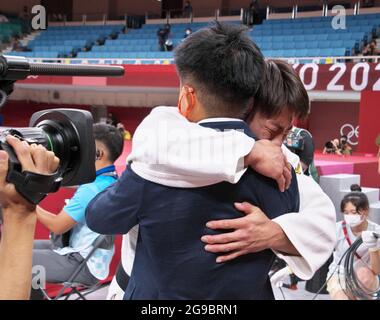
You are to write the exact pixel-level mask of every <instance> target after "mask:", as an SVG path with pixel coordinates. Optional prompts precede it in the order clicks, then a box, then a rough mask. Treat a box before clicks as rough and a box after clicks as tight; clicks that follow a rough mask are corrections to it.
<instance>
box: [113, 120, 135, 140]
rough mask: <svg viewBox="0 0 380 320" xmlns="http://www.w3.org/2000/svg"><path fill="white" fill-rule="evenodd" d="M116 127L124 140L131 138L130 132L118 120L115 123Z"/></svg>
mask: <svg viewBox="0 0 380 320" xmlns="http://www.w3.org/2000/svg"><path fill="white" fill-rule="evenodd" d="M116 128H118V129H119V131H120V133H121V135H122V136H123V138H124V140H131V139H132V135H131V133H130V132H129V131H128V130H127V129H125V127H124V125H123V124H122V123H121V122H119V123H118V124H117V125H116Z"/></svg>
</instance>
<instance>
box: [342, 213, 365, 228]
mask: <svg viewBox="0 0 380 320" xmlns="http://www.w3.org/2000/svg"><path fill="white" fill-rule="evenodd" d="M344 221H346V223H347V224H348V225H349V226H350V227H357V226H358V225H360V224H361V223H362V222H363V220H362V217H361V216H360V215H358V214H345V215H344Z"/></svg>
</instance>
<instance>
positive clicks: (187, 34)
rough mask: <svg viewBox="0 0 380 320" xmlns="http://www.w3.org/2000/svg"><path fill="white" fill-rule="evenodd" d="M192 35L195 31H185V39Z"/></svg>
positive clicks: (188, 29)
mask: <svg viewBox="0 0 380 320" xmlns="http://www.w3.org/2000/svg"><path fill="white" fill-rule="evenodd" d="M192 33H193V30H191V28H187V29H186V31H185V35H184V36H183V38H184V39H186V38H187V37H188V36H189V35H191V34H192Z"/></svg>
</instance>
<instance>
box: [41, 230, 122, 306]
mask: <svg viewBox="0 0 380 320" xmlns="http://www.w3.org/2000/svg"><path fill="white" fill-rule="evenodd" d="M114 240H115V236H108V235H99V236H98V237H97V238H96V239H95V240H94V242H93V245H92V246H93V248H92V249H91V251H90V252H89V254H88V255H87V257H86V258H85V259H84V260H83V261H82V262H81V264H80V265H79V266H78V268H77V269H76V270H75V271H74V272H73V274H72V275H71V276H70V278H69V279H68V280H67V281H65V282H63V283H62V285H63V287H62V288H61V290H59V292H58V294H57V295H56V296H55V297H54V298H51V297H50V296H49V295H48V294H47V292H46V290H45V289H42V288H40V290H41V291H42V293H43V295H44V296H45V298H46V299H47V300H58V299H59V298H61V297H62V296H64V295H65V299H64V300H68V299H69V298H70V297H71V296H72V295H73V294H77V295H78V298H77V299H76V300H80V299H82V300H86V297H85V296H86V295H88V294H90V293H92V292H95V291H96V290H98V289H100V288H101V287H102V286H103V284H102V283H100V281H99V282H97V283H96V284H94V285H90V286H88V285H85V284H82V283H78V282H75V279H76V278H77V277H78V275H79V274H80V272H81V271H82V269H83V268H84V267H85V266H86V264H87V261H88V260H89V259H90V258H91V257H92V256H93V254H94V253H95V251H96V250H97V249H107V250H108V249H111V248H112V246H113V244H114ZM66 290H69V291H68V292H67V293H65V291H66ZM81 291H82V292H81Z"/></svg>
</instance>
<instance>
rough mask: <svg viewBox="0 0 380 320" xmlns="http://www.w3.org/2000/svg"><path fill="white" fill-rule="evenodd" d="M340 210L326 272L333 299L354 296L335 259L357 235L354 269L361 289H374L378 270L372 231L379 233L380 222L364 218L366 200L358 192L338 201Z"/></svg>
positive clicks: (377, 243)
mask: <svg viewBox="0 0 380 320" xmlns="http://www.w3.org/2000/svg"><path fill="white" fill-rule="evenodd" d="M341 211H342V213H343V214H344V220H343V221H339V222H337V224H336V234H337V243H336V245H335V249H334V253H333V257H334V260H333V262H332V263H331V265H330V267H329V273H328V275H327V279H328V282H327V291H328V292H329V294H330V296H331V298H332V299H334V300H357V297H355V296H354V294H353V293H352V292H350V290H347V286H346V277H345V269H344V266H343V264H342V263H339V261H340V260H341V258H342V256H343V254H344V253H345V252H346V251H347V249H348V248H349V247H350V246H351V244H352V243H354V242H355V241H356V239H357V238H358V237H360V236H361V237H362V239H363V244H362V245H361V246H360V247H359V248H358V250H357V256H355V258H354V259H355V260H354V270H355V273H356V276H357V278H358V280H359V283H360V286H361V287H362V288H363V289H364V290H366V291H368V292H372V291H374V290H376V289H377V288H378V286H379V278H378V275H379V274H380V240H378V239H377V238H375V236H374V235H373V232H376V233H379V232H380V226H379V225H378V224H376V223H373V222H371V221H369V220H368V213H369V201H368V198H367V196H366V195H365V194H364V193H362V192H351V193H349V194H347V195H346V196H345V197H344V198H343V200H342V202H341Z"/></svg>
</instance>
